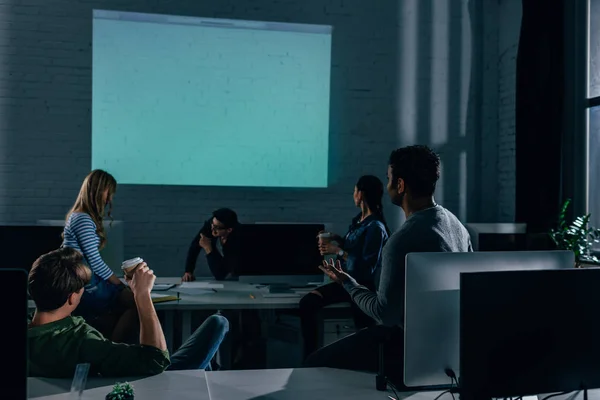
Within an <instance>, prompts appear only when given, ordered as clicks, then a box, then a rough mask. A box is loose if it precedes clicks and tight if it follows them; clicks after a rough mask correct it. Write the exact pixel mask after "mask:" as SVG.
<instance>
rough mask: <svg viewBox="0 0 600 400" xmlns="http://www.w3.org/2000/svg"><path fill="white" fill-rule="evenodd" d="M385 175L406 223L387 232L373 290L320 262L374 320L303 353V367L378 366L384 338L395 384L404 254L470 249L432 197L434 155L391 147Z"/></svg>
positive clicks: (373, 368) (400, 343) (424, 150)
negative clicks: (312, 351) (317, 348)
mask: <svg viewBox="0 0 600 400" xmlns="http://www.w3.org/2000/svg"><path fill="white" fill-rule="evenodd" d="M387 175H388V185H387V190H388V194H389V195H390V198H391V200H392V203H393V204H394V205H396V206H398V207H401V208H402V209H403V210H404V213H405V214H406V222H405V223H404V225H403V226H402V227H401V228H400V229H399V230H398V231H396V232H395V233H394V234H392V236H390V238H389V239H388V242H387V244H386V245H385V247H384V248H383V261H382V265H381V273H380V278H379V282H378V284H377V288H376V290H375V291H372V290H370V289H368V288H366V287H364V286H361V285H359V284H358V283H357V282H356V280H355V279H354V278H353V277H351V276H350V275H348V274H347V273H345V272H344V271H343V270H342V268H341V266H340V265H339V262H338V265H334V264H325V265H324V266H322V267H321V269H322V270H323V271H324V272H325V273H326V274H327V275H328V276H329V277H330V278H331V279H333V280H334V281H336V282H338V283H340V284H342V285H343V286H344V288H345V289H346V290H347V291H348V293H349V294H350V296H351V298H352V301H354V302H355V303H356V305H357V306H358V307H359V308H360V309H361V310H362V311H363V312H364V313H365V314H367V315H368V316H370V317H371V318H373V319H374V320H375V321H377V323H378V324H377V325H375V326H373V327H369V328H365V329H363V330H361V331H359V332H357V333H355V334H353V335H350V336H347V337H345V338H343V339H341V340H338V341H337V342H335V343H333V344H331V345H329V346H326V347H324V348H322V349H320V350H317V351H316V352H315V353H313V354H312V355H310V356H309V357H308V358H307V360H306V362H305V366H308V367H331V368H341V369H352V370H365V371H371V372H376V371H378V370H379V368H378V365H379V346H380V344H381V343H386V344H387V347H386V349H387V351H386V360H387V361H388V362H391V364H392V365H391V366H389V364H388V368H389V369H388V370H392V369H393V374H392V375H393V377H394V378H393V379H394V381H395V383H397V382H399V379H402V377H403V372H402V361H403V354H402V350H403V342H404V331H403V324H404V284H405V282H404V277H405V260H406V255H407V254H408V253H413V252H469V251H473V250H472V247H471V239H470V236H469V233H468V232H467V230H466V228H465V227H464V226H463V224H462V223H461V222H460V221H459V220H458V218H456V216H454V214H452V213H451V212H450V211H448V210H447V209H445V208H444V207H442V206H441V205H439V204H436V202H435V200H434V192H435V187H436V183H437V181H438V179H439V177H440V158H439V156H438V155H437V154H435V153H434V152H433V151H432V150H431V149H429V148H428V147H426V146H409V147H403V148H400V149H397V150H395V151H393V152H392V154H391V155H390V159H389V163H388V173H387ZM388 376H390V375H388ZM390 377H391V376H390Z"/></svg>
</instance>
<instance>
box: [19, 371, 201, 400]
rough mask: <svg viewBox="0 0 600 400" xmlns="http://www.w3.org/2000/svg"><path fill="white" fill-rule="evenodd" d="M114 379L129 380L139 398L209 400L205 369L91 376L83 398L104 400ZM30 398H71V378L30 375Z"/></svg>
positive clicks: (61, 399)
mask: <svg viewBox="0 0 600 400" xmlns="http://www.w3.org/2000/svg"><path fill="white" fill-rule="evenodd" d="M115 382H129V383H130V384H131V385H132V386H133V388H134V392H135V398H136V399H144V400H162V399H165V400H166V399H177V400H210V396H209V394H208V386H207V384H206V376H205V374H204V371H203V370H195V371H169V372H164V373H162V374H160V375H156V376H151V377H149V378H123V379H114V378H113V379H108V378H90V379H88V382H87V385H86V388H87V389H86V390H85V391H84V392H83V395H82V396H81V400H105V398H106V395H107V394H108V393H110V391H111V390H112V387H113V385H114V384H115ZM27 388H28V392H29V393H28V396H27V398H29V399H39V400H63V399H65V400H66V399H71V397H70V394H69V390H70V389H71V379H45V378H28V379H27Z"/></svg>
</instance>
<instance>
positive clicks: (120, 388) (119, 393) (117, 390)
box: [106, 382, 134, 400]
mask: <svg viewBox="0 0 600 400" xmlns="http://www.w3.org/2000/svg"><path fill="white" fill-rule="evenodd" d="M133 398H134V397H133V386H131V385H130V384H129V383H127V382H124V383H117V384H115V386H113V390H112V391H111V392H110V393H109V394H107V395H106V400H133Z"/></svg>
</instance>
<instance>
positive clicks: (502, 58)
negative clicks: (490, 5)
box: [498, 0, 521, 222]
mask: <svg viewBox="0 0 600 400" xmlns="http://www.w3.org/2000/svg"><path fill="white" fill-rule="evenodd" d="M498 11H499V13H498V202H499V203H498V221H500V222H513V221H514V220H515V198H516V194H515V190H516V159H515V89H516V67H517V65H516V61H517V49H518V41H519V33H520V26H521V1H520V0H500V1H499V7H498Z"/></svg>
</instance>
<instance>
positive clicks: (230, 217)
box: [182, 208, 241, 282]
mask: <svg viewBox="0 0 600 400" xmlns="http://www.w3.org/2000/svg"><path fill="white" fill-rule="evenodd" d="M238 227H239V222H238V217H237V214H236V213H235V211H233V210H230V209H228V208H221V209H218V210H216V211H214V212H213V214H212V218H211V219H209V220H208V221H206V222H205V223H204V226H203V227H202V229H201V230H200V232H198V234H197V235H196V236H195V237H194V239H193V240H192V243H191V244H190V248H189V250H188V255H187V259H186V262H185V273H184V275H183V278H182V280H183V281H184V282H191V281H194V280H196V277H195V276H194V270H195V269H196V260H197V259H198V255H199V254H200V251H201V250H202V249H204V252H205V253H206V261H207V263H208V267H209V268H210V272H212V274H213V276H214V277H215V279H216V280H218V281H222V280H224V279H234V278H236V277H237V276H238V274H239V265H240V251H241V249H240V238H239V232H238V230H239V229H238Z"/></svg>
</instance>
